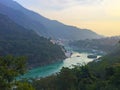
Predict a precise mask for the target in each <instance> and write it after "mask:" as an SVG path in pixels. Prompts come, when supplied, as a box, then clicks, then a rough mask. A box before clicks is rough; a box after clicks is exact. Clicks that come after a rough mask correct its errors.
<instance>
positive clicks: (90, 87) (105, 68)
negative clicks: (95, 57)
mask: <svg viewBox="0 0 120 90" xmlns="http://www.w3.org/2000/svg"><path fill="white" fill-rule="evenodd" d="M116 52H117V53H116ZM119 52H120V50H119V49H118V50H116V51H114V52H113V53H112V54H109V55H107V56H104V57H102V58H100V60H99V61H93V62H91V63H89V64H88V65H84V66H74V68H72V69H70V68H62V70H61V71H60V72H59V73H57V74H56V75H52V76H49V77H47V78H42V79H40V80H35V81H34V82H33V86H35V87H37V88H36V90H120V54H119ZM111 55H112V56H111ZM51 86H52V87H51Z"/></svg>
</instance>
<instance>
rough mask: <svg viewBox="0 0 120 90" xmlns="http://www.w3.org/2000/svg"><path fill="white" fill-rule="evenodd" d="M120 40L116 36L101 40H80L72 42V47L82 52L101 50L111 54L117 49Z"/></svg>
mask: <svg viewBox="0 0 120 90" xmlns="http://www.w3.org/2000/svg"><path fill="white" fill-rule="evenodd" d="M119 40H120V36H115V37H108V38H101V39H92V40H89V39H87V40H79V41H74V42H71V43H70V45H71V46H74V47H76V48H78V49H80V50H91V51H93V50H98V52H99V51H100V50H101V51H104V52H107V53H110V52H113V50H115V49H116V47H117V44H118V42H119Z"/></svg>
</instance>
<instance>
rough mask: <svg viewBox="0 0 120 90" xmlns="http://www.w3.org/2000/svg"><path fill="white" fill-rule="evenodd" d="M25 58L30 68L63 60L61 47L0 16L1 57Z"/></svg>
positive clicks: (63, 55)
mask: <svg viewBox="0 0 120 90" xmlns="http://www.w3.org/2000/svg"><path fill="white" fill-rule="evenodd" d="M9 54H10V55H14V56H25V57H27V59H28V66H29V67H37V66H41V65H46V64H50V63H53V62H57V61H60V60H63V59H64V58H65V54H64V52H63V51H62V49H61V47H60V46H58V45H56V44H53V43H52V42H50V40H48V39H45V38H43V37H40V36H39V35H37V34H36V33H35V32H34V31H32V30H28V29H25V28H23V27H21V26H20V25H18V24H16V23H15V22H14V21H12V20H11V19H9V18H8V17H7V16H5V15H2V14H0V56H5V55H9Z"/></svg>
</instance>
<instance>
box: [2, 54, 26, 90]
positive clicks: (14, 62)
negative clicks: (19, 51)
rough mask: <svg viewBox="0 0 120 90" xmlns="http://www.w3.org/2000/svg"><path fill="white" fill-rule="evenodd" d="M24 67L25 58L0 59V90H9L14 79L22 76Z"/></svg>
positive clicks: (6, 57)
mask: <svg viewBox="0 0 120 90" xmlns="http://www.w3.org/2000/svg"><path fill="white" fill-rule="evenodd" d="M25 67H26V59H25V57H13V56H11V55H8V56H4V57H2V56H1V57H0V90H11V88H12V87H13V86H14V83H15V78H16V77H17V76H19V75H22V74H24V72H25Z"/></svg>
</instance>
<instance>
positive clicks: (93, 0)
mask: <svg viewBox="0 0 120 90" xmlns="http://www.w3.org/2000/svg"><path fill="white" fill-rule="evenodd" d="M31 1H32V0H31ZM33 1H34V0H33ZM101 1H102V0H36V1H34V2H37V3H38V4H37V5H38V6H39V7H40V8H42V9H45V10H63V9H66V8H69V7H74V6H76V5H93V4H98V3H99V2H101Z"/></svg>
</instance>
